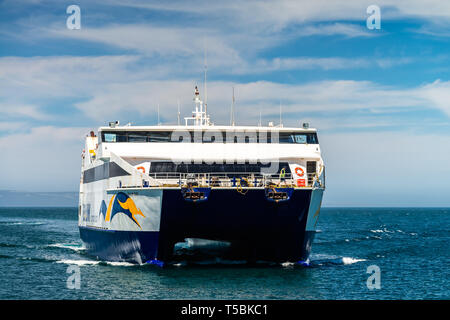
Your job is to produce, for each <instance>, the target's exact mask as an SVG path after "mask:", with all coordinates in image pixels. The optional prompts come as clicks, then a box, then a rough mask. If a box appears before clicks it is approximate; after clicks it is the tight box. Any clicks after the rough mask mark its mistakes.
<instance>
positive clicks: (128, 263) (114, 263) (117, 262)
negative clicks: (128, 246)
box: [106, 261, 138, 267]
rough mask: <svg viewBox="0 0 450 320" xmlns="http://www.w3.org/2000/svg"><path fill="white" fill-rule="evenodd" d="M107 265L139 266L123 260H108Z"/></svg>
mask: <svg viewBox="0 0 450 320" xmlns="http://www.w3.org/2000/svg"><path fill="white" fill-rule="evenodd" d="M106 264H107V265H110V266H117V267H132V266H137V265H138V264H135V263H131V262H121V261H110V262H106Z"/></svg>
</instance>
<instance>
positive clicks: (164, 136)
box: [102, 131, 319, 144]
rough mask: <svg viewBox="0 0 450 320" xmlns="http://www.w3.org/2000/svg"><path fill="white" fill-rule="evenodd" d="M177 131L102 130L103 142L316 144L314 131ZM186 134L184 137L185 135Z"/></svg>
mask: <svg viewBox="0 0 450 320" xmlns="http://www.w3.org/2000/svg"><path fill="white" fill-rule="evenodd" d="M176 132H177V131H173V132H172V131H150V132H148V131H137V132H133V131H122V132H121V131H116V132H102V141H103V142H188V141H189V136H190V138H191V142H198V143H202V142H203V143H212V142H216V143H221V142H222V141H223V143H233V142H234V143H256V142H258V143H272V142H274V143H283V144H284V143H295V144H318V143H319V142H318V139H317V134H316V133H315V132H305V133H302V132H280V133H277V132H247V131H235V132H233V131H230V132H221V131H219V132H217V133H214V132H208V131H207V132H203V135H202V133H201V132H195V133H194V132H193V131H189V132H188V131H185V132H184V133H183V134H182V133H179V134H175V135H174V136H173V137H172V134H173V133H176ZM185 136H186V137H185ZM222 139H223V140H222Z"/></svg>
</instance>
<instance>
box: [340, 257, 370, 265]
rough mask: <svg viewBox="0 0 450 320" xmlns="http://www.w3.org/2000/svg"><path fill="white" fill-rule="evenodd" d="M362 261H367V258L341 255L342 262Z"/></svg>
mask: <svg viewBox="0 0 450 320" xmlns="http://www.w3.org/2000/svg"><path fill="white" fill-rule="evenodd" d="M362 261H367V260H366V259H356V258H351V257H343V258H342V263H343V264H354V263H357V262H362Z"/></svg>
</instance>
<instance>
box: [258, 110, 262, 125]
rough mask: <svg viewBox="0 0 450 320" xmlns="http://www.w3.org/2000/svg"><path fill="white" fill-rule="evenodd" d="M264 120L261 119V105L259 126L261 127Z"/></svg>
mask: <svg viewBox="0 0 450 320" xmlns="http://www.w3.org/2000/svg"><path fill="white" fill-rule="evenodd" d="M261 125H262V121H261V107H259V126H260V127H261Z"/></svg>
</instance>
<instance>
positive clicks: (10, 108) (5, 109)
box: [0, 102, 50, 120]
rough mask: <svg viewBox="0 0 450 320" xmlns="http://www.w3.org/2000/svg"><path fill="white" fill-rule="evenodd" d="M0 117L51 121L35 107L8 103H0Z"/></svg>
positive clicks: (48, 116)
mask: <svg viewBox="0 0 450 320" xmlns="http://www.w3.org/2000/svg"><path fill="white" fill-rule="evenodd" d="M0 116H1V117H12V118H20V119H23V118H31V119H35V120H45V119H49V118H50V115H47V114H45V113H43V112H42V111H40V110H39V108H38V107H36V106H34V105H24V104H15V103H8V102H0Z"/></svg>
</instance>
